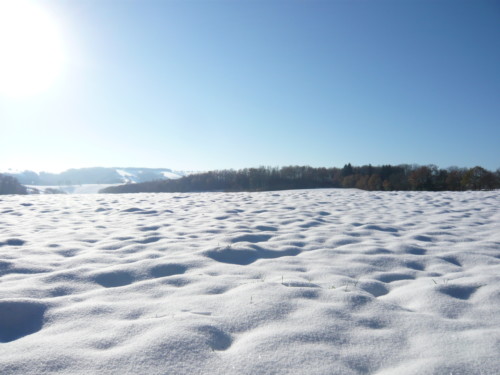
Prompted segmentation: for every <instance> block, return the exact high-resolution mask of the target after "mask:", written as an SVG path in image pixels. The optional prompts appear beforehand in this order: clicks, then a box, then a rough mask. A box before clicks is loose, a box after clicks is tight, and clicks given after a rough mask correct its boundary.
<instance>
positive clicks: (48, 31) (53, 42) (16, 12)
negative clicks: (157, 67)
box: [0, 0, 65, 97]
mask: <svg viewBox="0 0 500 375" xmlns="http://www.w3.org/2000/svg"><path fill="white" fill-rule="evenodd" d="M64 60H65V56H64V51H63V43H62V37H61V33H60V31H59V29H58V26H57V24H56V22H55V19H54V18H53V17H52V16H51V14H50V13H49V12H48V11H47V10H45V9H43V8H42V7H41V6H39V5H37V4H35V3H34V2H32V1H28V0H0V95H2V94H3V95H7V96H11V97H23V96H30V95H36V94H39V93H41V92H44V91H46V90H47V89H48V88H49V87H50V86H51V85H52V84H53V83H54V82H55V80H56V79H57V77H58V76H59V75H60V74H61V72H62V68H63V65H64Z"/></svg>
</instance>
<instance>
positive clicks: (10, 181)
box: [0, 174, 28, 194]
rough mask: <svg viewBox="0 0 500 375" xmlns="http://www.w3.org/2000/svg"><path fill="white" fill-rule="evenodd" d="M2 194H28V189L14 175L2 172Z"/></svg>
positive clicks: (0, 191) (0, 185)
mask: <svg viewBox="0 0 500 375" xmlns="http://www.w3.org/2000/svg"><path fill="white" fill-rule="evenodd" d="M0 194H28V191H27V189H26V188H25V187H24V186H23V185H21V184H20V183H19V181H17V180H16V179H15V178H14V177H12V176H6V175H3V174H0Z"/></svg>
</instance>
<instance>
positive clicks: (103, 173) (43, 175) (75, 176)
mask: <svg viewBox="0 0 500 375" xmlns="http://www.w3.org/2000/svg"><path fill="white" fill-rule="evenodd" d="M3 174H4V175H7V176H12V177H15V178H16V179H17V180H18V181H19V182H20V183H21V184H23V185H38V186H57V185H82V184H123V183H141V182H148V181H155V180H170V179H177V178H180V177H183V176H186V175H187V174H188V172H184V171H174V170H172V169H168V168H130V167H127V168H118V167H113V168H105V167H94V168H74V169H68V170H67V171H64V172H61V173H48V172H40V173H37V172H34V171H29V170H26V171H22V172H21V171H13V170H6V171H4V172H3Z"/></svg>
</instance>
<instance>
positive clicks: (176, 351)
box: [0, 190, 500, 375]
mask: <svg viewBox="0 0 500 375" xmlns="http://www.w3.org/2000/svg"><path fill="white" fill-rule="evenodd" d="M49 373H64V374H249V375H250V374H252V375H253V374H377V375H381V374H384V375H392V374H406V375H409V374H410V375H411V374H415V375H417V374H418V375H424V374H445V375H449V374H453V375H458V374H464V375H465V374H467V375H470V374H490V375H494V374H499V373H500V191H493V192H491V191H490V192H459V193H449V192H446V193H430V192H363V191H357V190H299V191H282V192H265V193H199V194H137V195H70V196H68V195H58V196H53V195H39V196H2V197H0V374H2V375H8V374H23V375H24V374H49Z"/></svg>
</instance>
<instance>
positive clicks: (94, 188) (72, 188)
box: [27, 184, 120, 194]
mask: <svg viewBox="0 0 500 375" xmlns="http://www.w3.org/2000/svg"><path fill="white" fill-rule="evenodd" d="M118 185H120V184H83V185H53V186H42V185H27V187H28V188H29V189H36V190H38V191H39V192H40V194H44V192H45V190H46V189H53V190H60V191H62V192H64V193H66V194H97V193H98V192H99V190H101V189H104V188H107V187H109V186H118Z"/></svg>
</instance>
